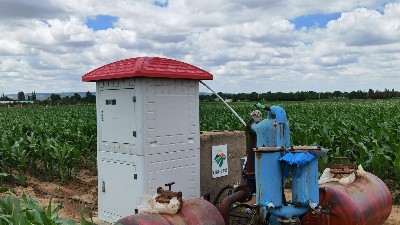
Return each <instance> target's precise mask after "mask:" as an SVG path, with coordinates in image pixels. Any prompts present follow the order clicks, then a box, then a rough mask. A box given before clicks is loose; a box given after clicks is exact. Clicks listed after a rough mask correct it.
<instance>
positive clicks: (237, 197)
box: [218, 186, 251, 225]
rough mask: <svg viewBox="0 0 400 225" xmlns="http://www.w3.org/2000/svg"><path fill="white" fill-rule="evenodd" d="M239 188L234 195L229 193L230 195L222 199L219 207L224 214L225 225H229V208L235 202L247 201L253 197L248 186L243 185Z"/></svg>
mask: <svg viewBox="0 0 400 225" xmlns="http://www.w3.org/2000/svg"><path fill="white" fill-rule="evenodd" d="M238 189H240V190H238V191H236V192H235V193H233V194H232V195H229V196H228V197H226V198H224V200H222V203H221V205H220V207H219V209H218V210H219V212H220V213H221V215H222V218H224V221H225V225H229V208H230V207H231V206H232V205H233V204H234V203H235V202H245V201H247V200H249V199H250V198H251V193H250V192H249V188H248V187H244V186H241V187H239V188H238ZM236 190H237V189H236Z"/></svg>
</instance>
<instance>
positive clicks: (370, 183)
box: [302, 173, 392, 225]
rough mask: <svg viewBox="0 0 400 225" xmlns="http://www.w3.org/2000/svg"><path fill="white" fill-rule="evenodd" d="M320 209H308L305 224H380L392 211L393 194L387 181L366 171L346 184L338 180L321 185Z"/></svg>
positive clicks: (303, 220) (304, 218) (304, 219)
mask: <svg viewBox="0 0 400 225" xmlns="http://www.w3.org/2000/svg"><path fill="white" fill-rule="evenodd" d="M319 202H320V206H322V210H321V211H320V213H316V212H309V213H308V214H306V215H305V216H304V217H303V219H302V222H303V223H302V224H304V225H380V224H383V223H384V222H385V221H386V220H387V218H388V217H389V215H390V212H391V211H392V195H391V194H390V192H389V189H388V188H387V187H386V185H385V183H383V181H382V180H381V179H379V178H378V177H376V176H375V175H373V174H371V173H367V174H366V175H365V177H357V178H356V180H355V181H354V182H353V183H352V184H350V185H347V186H343V185H341V184H339V183H337V182H331V183H326V184H323V185H320V194H319Z"/></svg>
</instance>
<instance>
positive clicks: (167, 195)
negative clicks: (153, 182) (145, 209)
mask: <svg viewBox="0 0 400 225" xmlns="http://www.w3.org/2000/svg"><path fill="white" fill-rule="evenodd" d="M174 184H175V182H171V183H167V184H165V186H167V187H168V191H167V190H164V189H162V187H159V188H157V194H158V197H157V198H156V201H157V202H158V203H165V204H168V203H169V202H170V201H171V199H172V198H174V197H176V199H178V201H179V202H180V203H181V204H180V206H179V209H180V208H181V207H182V204H183V201H182V192H181V191H179V192H173V191H171V186H172V185H174ZM179 209H178V210H179Z"/></svg>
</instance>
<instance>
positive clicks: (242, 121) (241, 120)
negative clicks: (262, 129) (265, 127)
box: [200, 80, 246, 126]
mask: <svg viewBox="0 0 400 225" xmlns="http://www.w3.org/2000/svg"><path fill="white" fill-rule="evenodd" d="M200 83H202V84H203V85H204V86H205V87H206V88H208V89H209V90H210V91H212V92H213V93H214V94H215V95H216V96H217V97H218V98H219V99H220V100H221V101H222V102H223V103H224V104H225V105H226V107H228V108H229V109H230V110H231V111H232V113H233V114H234V115H235V116H236V117H237V118H238V119H239V120H240V122H241V123H242V124H243V125H245V126H246V123H245V122H244V120H243V119H242V118H241V117H240V116H239V114H237V112H236V111H235V110H234V109H232V107H231V106H230V105H228V103H226V102H225V100H224V99H222V98H221V96H219V94H217V93H216V92H215V91H214V90H213V89H211V88H210V87H209V86H208V85H207V84H205V83H204V82H203V81H201V80H200Z"/></svg>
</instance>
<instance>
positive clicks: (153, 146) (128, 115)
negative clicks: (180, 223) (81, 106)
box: [96, 77, 200, 222]
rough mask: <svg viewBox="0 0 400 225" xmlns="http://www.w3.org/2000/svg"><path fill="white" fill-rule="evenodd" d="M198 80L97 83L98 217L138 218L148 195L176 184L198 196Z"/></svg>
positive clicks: (189, 195) (136, 79)
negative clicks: (134, 215)
mask: <svg viewBox="0 0 400 225" xmlns="http://www.w3.org/2000/svg"><path fill="white" fill-rule="evenodd" d="M198 82H199V81H198V80H193V79H168V78H148V77H134V78H124V79H113V80H100V81H97V82H96V91H97V92H96V93H97V97H96V98H97V99H96V100H97V121H98V122H97V138H98V141H97V145H98V146H97V149H98V155H97V162H98V179H99V186H98V192H99V205H98V208H99V218H100V219H101V220H104V221H107V222H116V221H117V220H118V219H120V218H122V217H124V216H129V215H132V214H135V210H136V209H137V207H138V206H139V205H140V204H141V203H142V200H143V196H144V195H154V194H155V193H156V192H157V188H158V187H163V188H165V186H164V184H166V183H169V182H175V183H176V184H175V185H173V186H172V190H174V191H182V193H183V196H184V197H186V198H193V197H200V172H199V168H200V162H199V160H200V152H199V151H200V136H199V129H200V128H199V119H198V118H199V100H198V94H199V88H198V85H199V84H198Z"/></svg>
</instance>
